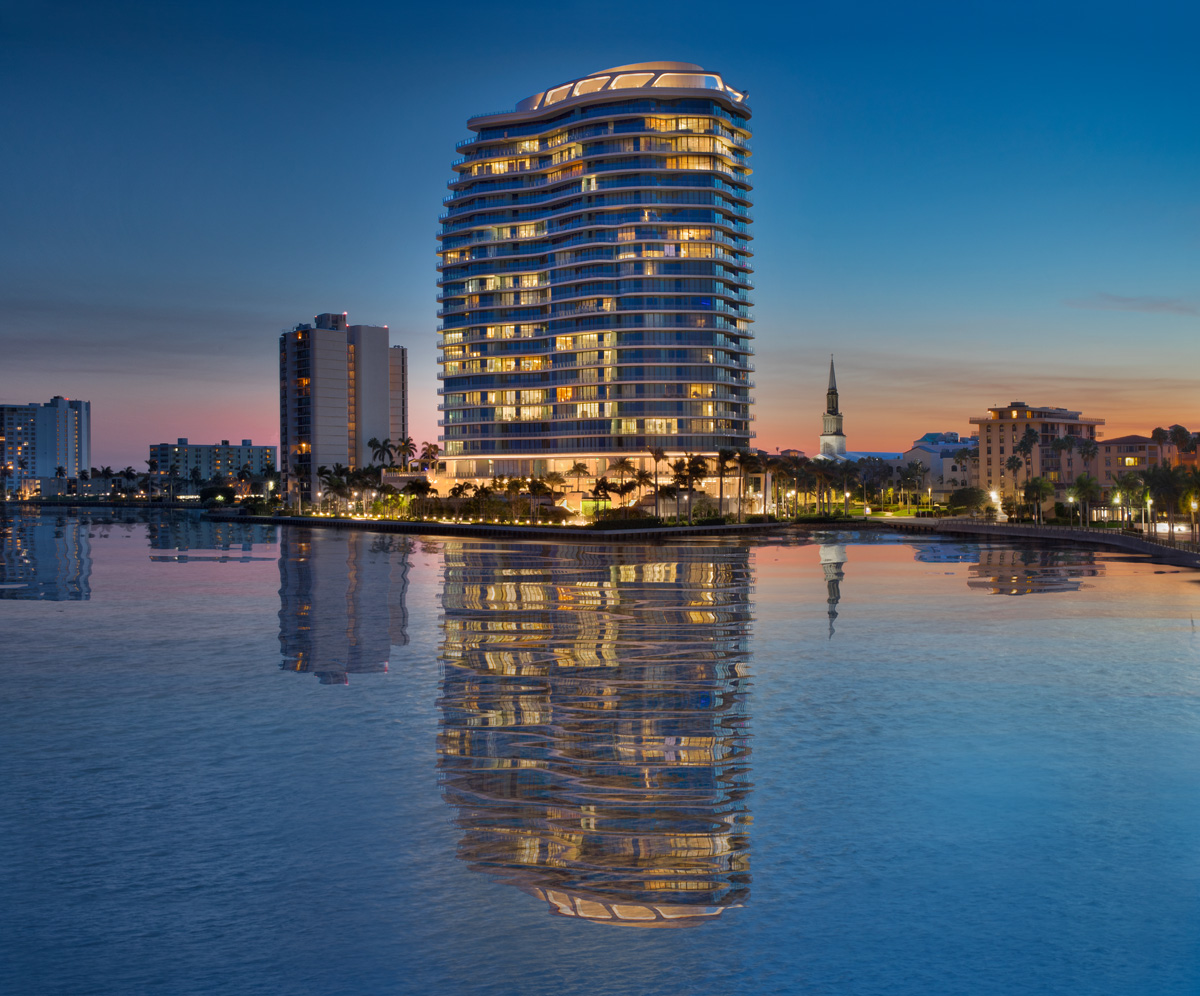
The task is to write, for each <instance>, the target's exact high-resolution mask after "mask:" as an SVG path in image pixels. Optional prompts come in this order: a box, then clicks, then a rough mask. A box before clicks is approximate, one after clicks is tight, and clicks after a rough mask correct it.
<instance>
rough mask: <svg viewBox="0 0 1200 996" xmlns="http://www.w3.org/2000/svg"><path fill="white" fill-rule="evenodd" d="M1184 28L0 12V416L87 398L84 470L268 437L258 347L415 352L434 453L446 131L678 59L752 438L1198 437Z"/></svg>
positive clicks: (923, 14)
mask: <svg viewBox="0 0 1200 996" xmlns="http://www.w3.org/2000/svg"><path fill="white" fill-rule="evenodd" d="M1198 11H1200V8H1197V7H1196V6H1195V5H1191V4H1189V5H1185V4H1183V3H1178V4H1163V3H1146V4H1139V5H1129V4H1121V5H1118V4H1104V3H1092V4H1086V5H1085V4H1051V5H1034V4H1022V3H1016V4H999V3H995V4H969V3H962V2H959V3H910V4H894V3H890V4H889V3H868V2H863V3H850V2H842V3H797V4H790V5H783V4H760V3H749V4H742V5H731V4H726V3H722V4H717V3H691V4H687V5H682V4H670V5H647V4H643V3H627V2H615V3H606V4H592V3H588V4H583V3H556V4H543V3H527V4H522V5H519V6H508V5H501V4H495V3H486V4H483V3H480V4H477V3H472V2H464V3H458V4H455V5H452V6H447V7H444V8H435V7H432V6H422V7H415V6H410V5H404V4H373V3H362V2H347V3H341V4H339V5H331V4H318V3H307V2H291V3H275V2H264V3H255V2H253V0H244V2H241V3H224V2H206V3H188V2H182V3H172V4H161V3H129V2H108V3H103V4H98V3H52V2H37V0H0V45H3V50H4V59H5V63H4V64H5V67H6V73H5V88H6V91H7V94H6V98H7V99H6V100H5V101H4V107H5V118H6V129H5V131H6V134H8V135H9V137H10V145H9V148H8V155H6V156H5V161H4V166H3V170H4V181H5V182H4V184H3V189H4V191H5V196H4V206H3V215H2V218H3V223H4V224H3V229H4V231H5V233H6V235H7V237H6V238H5V240H4V243H3V245H2V246H0V252H2V253H3V254H4V257H3V260H2V261H0V295H2V300H0V314H2V315H3V321H2V324H0V400H4V401H19V402H24V401H33V400H45V399H46V398H48V397H49V396H50V395H52V394H65V395H67V396H70V397H83V398H89V399H90V400H91V401H92V403H93V422H94V428H93V436H94V438H93V449H94V461H93V462H97V463H100V462H103V463H111V464H118V465H124V464H126V463H133V464H134V465H136V466H141V465H142V464H143V462H144V460H145V458H146V455H147V453H146V447H147V445H148V444H150V443H156V442H161V441H167V440H173V439H174V438H175V437H176V436H188V437H189V438H191V439H193V440H197V441H216V440H217V439H221V438H238V439H241V438H244V437H252V438H254V439H255V441H256V442H258V441H274V440H275V438H276V437H277V432H278V429H277V404H278V402H277V387H276V380H275V377H276V373H275V367H276V358H275V348H276V338H277V335H278V332H279V330H280V329H282V328H284V327H285V326H290V325H291V324H293V323H295V322H296V321H302V320H307V319H309V318H310V317H311V316H312V315H313V314H315V313H316V312H318V311H326V310H329V311H343V310H345V311H349V313H350V317H351V320H352V321H361V322H368V323H379V324H387V325H389V326H390V327H391V329H392V331H393V342H397V343H404V344H405V345H408V346H409V348H410V361H411V369H412V380H413V385H412V387H413V391H412V402H411V414H410V418H411V421H412V424H413V435H414V436H416V437H417V439H418V442H420V441H421V440H423V439H433V438H435V436H436V432H437V429H436V424H435V419H436V411H435V410H434V406H435V405H436V403H437V399H436V395H435V393H434V384H435V381H434V376H433V375H434V372H435V366H434V358H435V350H434V346H433V342H434V337H435V329H436V325H437V318H436V301H435V294H436V286H435V280H436V272H435V269H434V265H435V257H434V248H435V245H436V241H435V237H434V235H435V231H436V227H437V221H436V219H437V215H438V213H439V212H440V210H441V200H442V198H443V197H444V196H445V195H446V190H445V182H446V180H447V178H448V176H449V173H450V170H449V162H450V160H451V159H452V158H454V156H455V152H454V143H455V142H456V141H458V140H459V139H461V138H464V137H466V136H467V134H468V133H467V131H466V127H465V121H466V118H467V117H468V116H470V115H471V114H475V113H479V112H483V111H492V110H501V109H505V108H511V107H512V106H513V105H514V104H515V103H516V101H518V100H520V99H521V98H522V97H525V96H526V95H528V94H530V93H533V92H537V91H540V90H543V89H545V88H546V87H548V86H550V85H552V84H554V83H557V82H560V81H562V80H566V79H570V78H573V77H576V76H579V75H582V74H583V73H586V72H589V71H592V70H595V69H600V68H604V67H607V66H612V65H619V64H624V63H630V62H639V61H647V60H652V59H675V60H681V61H689V62H698V63H701V64H703V65H705V66H706V67H709V68H712V69H716V70H718V71H720V72H722V73H723V74H724V75H725V77H726V78H727V79H728V80H729V81H730V82H731V83H732V84H733V85H734V86H737V87H739V88H744V89H747V90H749V92H750V103H751V106H752V108H753V111H754V119H753V124H754V128H755V142H754V159H753V164H754V167H755V175H754V181H755V186H756V190H755V202H756V207H755V212H754V215H755V219H756V221H755V225H754V229H755V236H756V241H755V251H756V253H757V258H756V268H757V273H756V277H755V280H756V284H757V291H756V302H757V304H756V309H755V310H756V312H757V319H758V322H757V325H756V334H757V335H758V337H759V338H758V341H757V344H756V347H757V350H758V356H757V358H756V362H757V366H758V373H757V383H758V388H757V391H756V397H757V399H758V406H757V414H758V423H757V431H758V439H757V444H758V445H760V446H762V447H764V448H767V449H776V448H779V447H781V446H792V445H794V446H799V447H801V448H805V449H808V450H809V451H810V452H811V451H812V449H813V448H814V447H815V442H816V434H817V432H818V431H819V417H818V416H819V412H820V409H821V407H822V404H823V400H824V397H823V396H824V383H825V376H826V370H827V363H828V354H829V352H830V351H833V352H835V353H836V354H837V363H838V375H839V376H838V379H839V386H840V387H841V389H842V401H843V409H844V410H845V412H846V415H847V419H846V429H847V434H848V436H849V442H850V445H851V447H852V448H855V449H886V448H893V447H894V448H902V447H903V446H905V445H906V444H907V443H908V442H910V441H911V440H912V439H913V438H915V437H916V436H918V435H920V434H921V433H923V432H926V431H929V430H945V429H955V430H958V431H965V430H966V429H967V422H966V420H967V418H968V417H969V416H970V415H972V414H978V413H980V412H982V411H983V410H984V409H985V408H986V407H987V406H988V405H990V404H995V403H1003V402H1007V401H1011V400H1014V399H1020V400H1024V401H1027V402H1029V403H1033V404H1055V405H1063V406H1066V407H1075V408H1081V409H1084V410H1085V411H1086V412H1087V413H1088V414H1091V415H1097V416H1099V417H1103V418H1106V419H1108V422H1109V425H1108V426H1107V432H1108V434H1109V435H1110V436H1112V435H1116V434H1118V433H1120V432H1125V431H1135V430H1137V429H1142V430H1148V429H1149V428H1151V427H1153V425H1155V424H1167V423H1170V422H1176V421H1179V422H1182V423H1184V424H1185V425H1189V426H1191V427H1193V428H1200V398H1198V396H1197V392H1196V390H1195V370H1196V363H1197V360H1200V346H1198V345H1197V343H1198V341H1200V340H1198V336H1197V333H1198V332H1200V277H1198V275H1200V265H1198V264H1200V192H1198V189H1200V185H1198V182H1197V181H1198V179H1200V126H1198V124H1197V121H1198V116H1197V113H1196V106H1197V102H1198V100H1197V99H1198V98H1200V69H1198V68H1197V66H1198V65H1200V59H1198V58H1197V57H1196V54H1195V40H1196V38H1197V34H1198V31H1197V29H1198V28H1200V13H1198Z"/></svg>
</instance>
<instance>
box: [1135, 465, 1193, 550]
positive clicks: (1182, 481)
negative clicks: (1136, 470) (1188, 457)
mask: <svg viewBox="0 0 1200 996" xmlns="http://www.w3.org/2000/svg"><path fill="white" fill-rule="evenodd" d="M1142 478H1143V480H1144V481H1145V482H1146V487H1147V489H1148V490H1149V491H1150V494H1151V495H1152V496H1153V498H1154V500H1155V501H1156V502H1158V505H1159V507H1160V508H1164V509H1165V510H1166V513H1167V523H1168V528H1169V530H1170V536H1171V538H1172V539H1174V537H1175V513H1176V511H1178V508H1179V502H1180V499H1182V498H1183V496H1184V495H1185V494H1186V493H1187V490H1188V486H1189V483H1190V482H1189V475H1188V472H1187V471H1186V470H1184V469H1183V468H1182V467H1169V466H1167V465H1166V464H1163V465H1162V466H1159V467H1148V468H1146V470H1145V471H1143V472H1142Z"/></svg>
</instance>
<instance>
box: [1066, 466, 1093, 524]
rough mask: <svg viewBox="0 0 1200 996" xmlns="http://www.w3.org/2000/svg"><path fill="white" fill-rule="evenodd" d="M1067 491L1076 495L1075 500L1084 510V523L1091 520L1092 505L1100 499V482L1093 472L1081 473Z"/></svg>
mask: <svg viewBox="0 0 1200 996" xmlns="http://www.w3.org/2000/svg"><path fill="white" fill-rule="evenodd" d="M1067 491H1068V492H1069V493H1070V494H1072V495H1074V496H1075V500H1076V501H1077V502H1079V505H1080V508H1081V510H1082V512H1083V521H1084V523H1085V524H1086V523H1088V522H1090V521H1091V518H1092V515H1091V509H1092V505H1093V503H1095V502H1098V501H1099V500H1100V495H1101V491H1100V482H1099V481H1097V480H1096V479H1095V478H1094V477H1092V475H1091V474H1080V475H1079V476H1078V477H1077V478H1075V483H1074V484H1072V485H1071V486H1070V487H1069V488H1068V489H1067Z"/></svg>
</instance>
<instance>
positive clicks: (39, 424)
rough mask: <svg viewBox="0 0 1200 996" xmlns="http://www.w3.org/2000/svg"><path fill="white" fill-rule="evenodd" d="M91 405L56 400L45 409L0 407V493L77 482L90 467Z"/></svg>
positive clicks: (33, 405) (32, 405)
mask: <svg viewBox="0 0 1200 996" xmlns="http://www.w3.org/2000/svg"><path fill="white" fill-rule="evenodd" d="M91 459H92V404H91V402H90V401H72V400H69V399H67V398H64V397H61V396H56V397H54V398H51V399H50V400H49V401H47V402H45V403H44V404H39V403H37V402H31V403H29V404H27V405H0V491H9V490H18V489H20V487H21V483H20V482H22V481H29V480H32V479H34V478H39V477H56V476H58V470H59V468H60V467H61V468H62V469H63V471H64V476H66V477H78V476H79V474H80V473H81V472H83V471H86V470H88V468H89V467H90V466H91Z"/></svg>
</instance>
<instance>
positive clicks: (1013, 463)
mask: <svg viewBox="0 0 1200 996" xmlns="http://www.w3.org/2000/svg"><path fill="white" fill-rule="evenodd" d="M1024 466H1025V461H1024V460H1022V459H1021V458H1020V457H1019V456H1017V455H1016V454H1015V453H1014V454H1013V455H1012V456H1010V457H1009V458H1008V459H1007V460H1005V461H1004V467H1005V469H1006V470H1007V471H1008V473H1009V476H1010V477H1012V484H1013V501H1016V500H1017V472H1018V471H1019V470H1020V469H1021V468H1022V467H1024Z"/></svg>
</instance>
